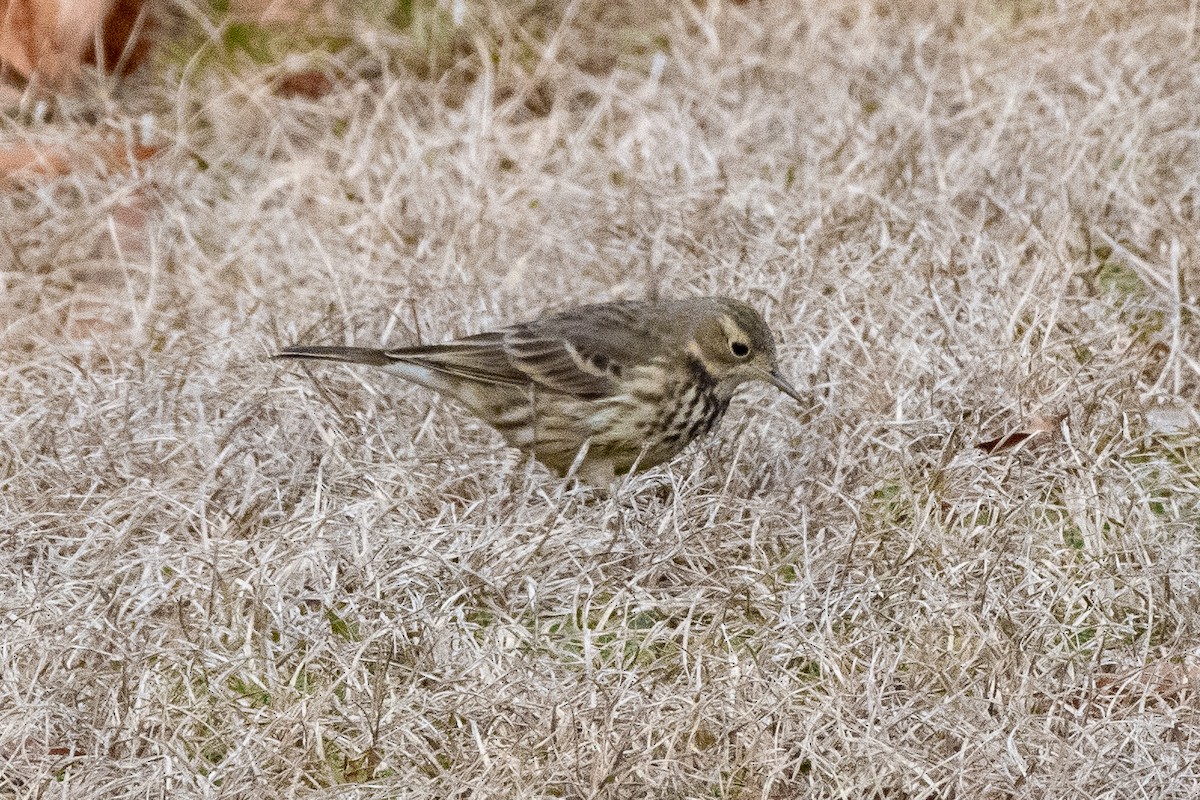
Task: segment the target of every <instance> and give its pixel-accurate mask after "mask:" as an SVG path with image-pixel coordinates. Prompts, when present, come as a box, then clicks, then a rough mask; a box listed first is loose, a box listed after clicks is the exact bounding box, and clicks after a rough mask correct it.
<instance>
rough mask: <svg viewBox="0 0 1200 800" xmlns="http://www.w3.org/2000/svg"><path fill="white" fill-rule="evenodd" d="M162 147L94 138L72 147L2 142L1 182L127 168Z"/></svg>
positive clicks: (0, 155) (150, 155)
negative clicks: (4, 143)
mask: <svg viewBox="0 0 1200 800" xmlns="http://www.w3.org/2000/svg"><path fill="white" fill-rule="evenodd" d="M160 149H161V148H158V147H154V146H150V145H133V146H130V145H129V144H128V143H127V142H126V141H125V140H124V139H116V140H113V139H94V140H90V141H89V140H83V141H80V142H76V143H74V144H72V145H70V146H68V145H65V144H60V143H47V144H31V143H29V142H14V143H11V144H8V145H0V185H3V184H4V183H9V184H27V183H37V182H39V181H41V180H44V179H46V178H55V177H59V176H62V175H68V174H71V173H76V172H84V173H86V172H91V173H102V172H105V171H109V170H117V171H120V170H127V169H129V168H130V167H132V166H133V165H134V164H135V163H137V162H141V161H146V160H147V159H150V158H153V157H154V156H155V155H157V154H158V152H159V150H160Z"/></svg>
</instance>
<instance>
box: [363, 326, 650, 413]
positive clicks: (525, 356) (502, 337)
mask: <svg viewBox="0 0 1200 800" xmlns="http://www.w3.org/2000/svg"><path fill="white" fill-rule="evenodd" d="M640 306H641V304H638V303H605V304H601V305H594V306H582V307H580V308H575V309H572V310H571V311H568V312H564V313H562V314H557V315H554V316H550V317H543V318H542V319H540V320H536V321H534V322H529V323H525V324H522V325H514V326H512V327H509V328H503V329H501V330H498V331H493V332H490V333H481V334H478V335H476V336H467V337H465V338H462V339H456V340H455V341H452V342H447V343H446V344H439V345H432V346H427V347H406V348H399V349H395V350H388V351H386V352H385V354H384V355H385V356H386V357H387V358H390V359H393V360H395V361H404V362H407V363H411V364H417V365H420V366H423V367H426V368H429V369H433V370H438V371H441V372H443V373H445V374H448V375H450V376H454V377H458V378H463V379H467V380H473V381H480V382H483V383H495V384H503V385H510V386H537V387H542V388H545V389H548V390H550V391H554V392H561V393H563V394H569V395H574V396H576V397H579V398H583V399H595V398H599V397H606V396H608V395H611V394H612V393H613V392H614V391H615V390H616V384H615V381H617V380H620V378H621V377H622V374H623V372H624V370H626V369H629V368H631V367H634V366H638V365H640V364H643V363H645V362H646V361H647V360H648V358H647V357H646V353H647V352H648V351H649V352H653V349H654V348H653V345H652V344H651V341H652V337H653V335H654V332H653V330H652V329H651V326H650V325H649V324H648V323H649V321H648V320H647V318H646V315H645V314H644V313H639V307H640Z"/></svg>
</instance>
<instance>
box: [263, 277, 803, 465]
mask: <svg viewBox="0 0 1200 800" xmlns="http://www.w3.org/2000/svg"><path fill="white" fill-rule="evenodd" d="M276 358H316V359H326V360H330V361H346V362H351V363H355V364H370V365H372V366H377V367H383V368H384V369H386V370H387V371H389V372H393V373H395V374H397V375H400V376H402V377H405V378H407V379H408V380H410V381H413V382H414V383H418V384H420V385H421V386H425V387H427V388H429V389H433V390H435V391H438V392H441V393H442V394H446V395H449V396H451V397H454V398H457V399H458V400H459V401H460V402H462V403H463V404H464V405H465V406H466V407H467V408H468V409H470V410H471V411H472V412H473V413H474V414H476V415H477V416H479V417H480V418H481V419H483V420H484V421H485V422H487V423H488V424H489V425H491V426H492V427H494V428H495V429H496V430H498V431H499V432H500V433H501V434H502V435H503V436H504V438H505V440H506V441H507V442H508V443H509V444H510V445H512V446H513V447H516V448H519V449H521V450H524V451H526V452H529V453H532V454H533V456H534V457H535V458H537V459H538V460H539V461H541V462H542V463H543V464H545V465H546V466H548V467H550V468H551V469H552V470H554V471H555V472H557V473H558V474H560V475H576V476H578V477H579V478H580V479H581V480H583V481H586V482H588V483H592V484H604V483H608V482H610V481H612V479H613V478H614V476H616V475H623V474H625V473H627V472H629V471H630V470H632V469H636V470H642V469H647V468H649V467H652V466H655V465H656V464H661V463H662V462H664V461H666V460H667V459H669V458H671V457H672V456H674V455H675V454H676V453H678V452H679V451H680V450H682V449H683V448H684V447H686V446H687V445H688V444H689V443H690V442H691V441H693V440H694V439H696V438H698V437H700V436H703V435H704V434H707V433H709V432H710V431H712V430H713V429H714V428H715V427H716V426H717V424H718V423H719V422H720V420H721V417H722V415H723V414H724V413H725V410H726V409H727V408H728V407H729V400H730V398H732V397H733V393H734V391H735V390H736V389H737V388H738V386H740V385H741V384H743V383H745V382H746V381H753V380H760V381H766V382H767V383H770V384H772V385H774V386H775V387H777V388H778V389H780V390H781V391H782V392H784V393H785V394H787V395H789V396H790V397H793V398H795V399H796V400H799V401H801V402H803V399H802V398H801V396H800V394H799V393H798V392H797V391H796V390H795V389H793V388H792V386H791V385H790V384H789V383H788V382H787V381H785V380H784V379H783V378H782V377H780V375H779V370H778V364H777V363H776V359H775V340H774V338H773V337H772V335H771V329H770V328H768V327H767V323H766V322H764V321H763V318H762V316H760V315H759V313H758V312H757V311H755V310H754V309H753V308H751V307H750V306H748V305H746V304H745V303H742V302H739V301H737V300H731V299H728V298H725V297H696V298H689V299H682V300H664V301H659V302H650V301H646V302H619V303H599V304H596V305H587V306H580V307H577V308H572V309H569V310H567V311H563V312H561V313H558V314H553V315H551V316H546V317H542V318H541V319H538V320H534V321H533V322H526V323H523V324H520V325H513V326H511V327H508V328H502V329H500V330H497V331H492V332H489V333H480V334H477V335H475V336H467V337H464V338H462V339H456V340H454V341H451V342H446V343H445V344H435V345H427V346H420V347H400V348H395V349H386V350H384V349H372V348H366V347H306V346H301V345H297V346H294V347H286V348H284V349H283V351H282V352H280V353H279V354H278V355H277V356H276Z"/></svg>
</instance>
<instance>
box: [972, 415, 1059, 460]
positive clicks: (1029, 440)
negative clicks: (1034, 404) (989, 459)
mask: <svg viewBox="0 0 1200 800" xmlns="http://www.w3.org/2000/svg"><path fill="white" fill-rule="evenodd" d="M1066 418H1067V415H1066V414H1059V415H1056V416H1038V415H1035V416H1032V417H1030V418H1029V424H1028V425H1026V426H1025V427H1024V428H1023V429H1021V430H1019V431H1013V432H1012V433H1006V434H1004V435H1003V436H998V437H996V438H995V439H988V440H987V441H986V442H980V443H979V444H978V445H976V446H977V447H978V448H979V449H980V450H982V451H983V452H985V453H1002V452H1004V451H1005V450H1012V449H1014V448H1016V447H1018V446H1020V445H1024V446H1025V447H1035V446H1037V445H1041V444H1045V443H1046V442H1052V441H1057V440H1058V439H1061V438H1062V423H1063V421H1064V420H1065V419H1066Z"/></svg>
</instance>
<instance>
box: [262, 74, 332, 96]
mask: <svg viewBox="0 0 1200 800" xmlns="http://www.w3.org/2000/svg"><path fill="white" fill-rule="evenodd" d="M332 91H333V81H332V80H330V78H329V76H328V75H326V74H325V73H324V72H321V71H320V70H315V69H309V70H303V71H300V72H289V73H288V74H286V75H284V76H283V77H282V78H280V79H279V80H278V81H276V82H275V94H277V95H279V96H280V97H304V98H306V99H308V100H320V99H321V98H322V97H324V96H325V95H327V94H329V93H330V92H332Z"/></svg>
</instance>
